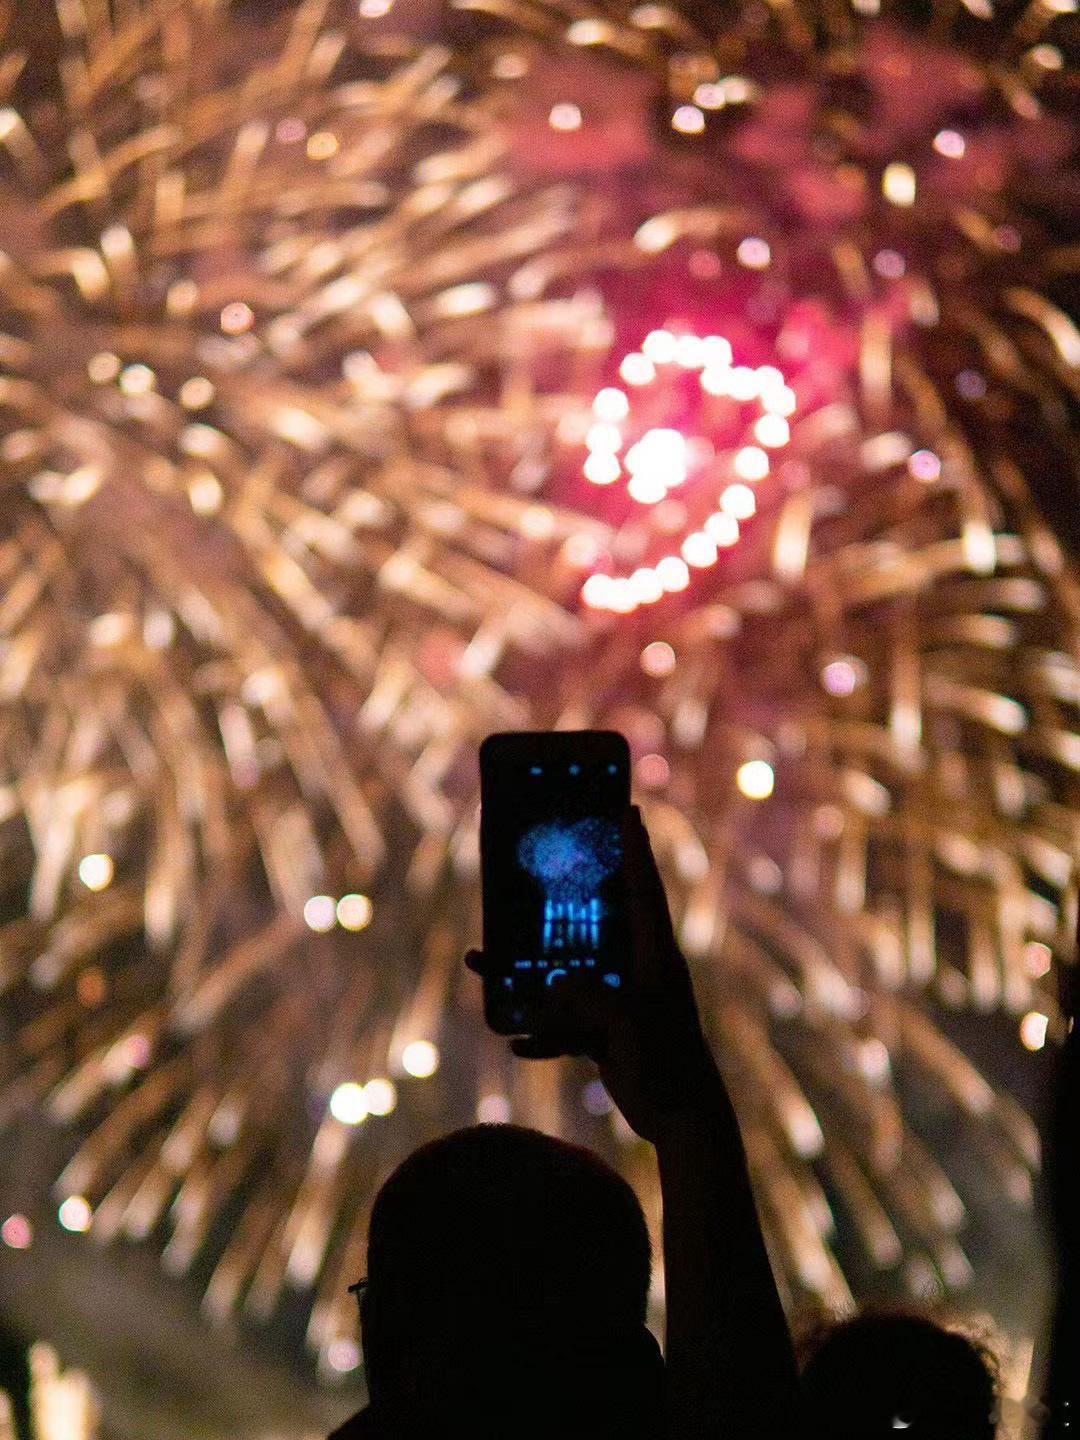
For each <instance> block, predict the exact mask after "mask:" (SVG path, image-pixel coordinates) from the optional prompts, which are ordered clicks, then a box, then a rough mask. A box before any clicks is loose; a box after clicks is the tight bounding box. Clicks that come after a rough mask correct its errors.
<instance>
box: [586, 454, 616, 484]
mask: <svg viewBox="0 0 1080 1440" xmlns="http://www.w3.org/2000/svg"><path fill="white" fill-rule="evenodd" d="M581 471H582V474H583V475H584V476H585V479H586V480H588V481H589V482H590V483H591V484H593V485H613V484H614V483H615V481H616V480H618V478H619V476H620V475H621V474H622V466H621V465H620V464H619V457H618V456H617V455H613V454H612V453H611V452H610V451H609V450H594V451H593V452H592V453H591V454H590V455H588V456H587V457H586V460H585V464H584V465H583V466H582V467H581Z"/></svg>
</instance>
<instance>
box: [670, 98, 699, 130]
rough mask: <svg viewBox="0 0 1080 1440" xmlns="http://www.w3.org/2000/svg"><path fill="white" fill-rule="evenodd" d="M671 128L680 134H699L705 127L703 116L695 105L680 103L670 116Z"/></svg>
mask: <svg viewBox="0 0 1080 1440" xmlns="http://www.w3.org/2000/svg"><path fill="white" fill-rule="evenodd" d="M671 128H672V129H673V130H677V131H678V132H679V134H680V135H700V134H701V132H702V131H703V130H704V129H705V116H704V115H703V114H702V113H701V111H700V110H699V109H698V107H697V106H696V105H680V106H679V108H678V109H677V110H676V111H675V114H674V115H672V117H671Z"/></svg>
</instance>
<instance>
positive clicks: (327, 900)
mask: <svg viewBox="0 0 1080 1440" xmlns="http://www.w3.org/2000/svg"><path fill="white" fill-rule="evenodd" d="M336 920H337V906H336V905H335V904H334V902H333V900H332V899H331V897H330V896H329V895H312V896H311V898H310V899H309V900H307V901H305V903H304V924H305V925H306V926H307V927H308V929H309V930H315V931H317V932H318V933H319V934H320V935H325V934H326V932H327V931H328V930H332V929H333V928H334V923H335V921H336Z"/></svg>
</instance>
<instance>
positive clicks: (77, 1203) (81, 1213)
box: [56, 1195, 94, 1235]
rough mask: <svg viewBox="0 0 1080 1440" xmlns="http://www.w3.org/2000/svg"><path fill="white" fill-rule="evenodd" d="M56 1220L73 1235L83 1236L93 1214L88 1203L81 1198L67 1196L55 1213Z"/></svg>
mask: <svg viewBox="0 0 1080 1440" xmlns="http://www.w3.org/2000/svg"><path fill="white" fill-rule="evenodd" d="M56 1218H57V1219H58V1220H59V1221H60V1224H61V1225H62V1226H63V1227H64V1229H65V1230H70V1231H71V1232H72V1234H74V1235H84V1234H85V1233H86V1231H87V1230H89V1229H90V1221H91V1220H92V1219H93V1218H94V1212H93V1211H92V1210H91V1209H90V1203H89V1201H88V1200H85V1199H84V1198H83V1196H81V1195H69V1196H68V1197H67V1199H66V1200H65V1201H63V1203H62V1204H61V1206H60V1208H59V1210H58V1211H57V1212H56Z"/></svg>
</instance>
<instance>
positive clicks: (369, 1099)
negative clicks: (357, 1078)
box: [364, 1075, 397, 1115]
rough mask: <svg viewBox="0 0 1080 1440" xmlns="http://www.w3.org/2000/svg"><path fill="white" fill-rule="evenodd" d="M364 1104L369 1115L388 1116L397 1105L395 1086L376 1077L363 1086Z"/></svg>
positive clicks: (383, 1078)
mask: <svg viewBox="0 0 1080 1440" xmlns="http://www.w3.org/2000/svg"><path fill="white" fill-rule="evenodd" d="M364 1103H365V1105H366V1106H367V1108H368V1114H369V1115H389V1114H390V1113H391V1112H392V1111H393V1109H394V1107H395V1106H396V1105H397V1086H396V1085H395V1084H394V1082H393V1081H392V1080H387V1079H386V1078H385V1077H384V1076H382V1075H377V1076H376V1077H375V1079H374V1080H369V1081H368V1082H367V1084H366V1085H365V1086H364Z"/></svg>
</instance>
